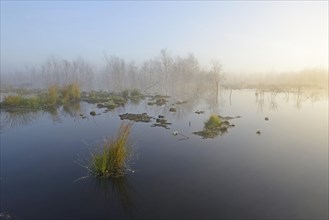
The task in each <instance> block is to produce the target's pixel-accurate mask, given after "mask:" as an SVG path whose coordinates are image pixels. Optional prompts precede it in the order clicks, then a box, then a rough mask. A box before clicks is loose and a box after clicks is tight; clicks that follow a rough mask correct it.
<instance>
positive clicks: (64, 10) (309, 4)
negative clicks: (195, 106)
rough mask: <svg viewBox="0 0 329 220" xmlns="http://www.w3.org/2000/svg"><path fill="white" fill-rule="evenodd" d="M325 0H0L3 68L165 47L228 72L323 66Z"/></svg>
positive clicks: (143, 55)
mask: <svg viewBox="0 0 329 220" xmlns="http://www.w3.org/2000/svg"><path fill="white" fill-rule="evenodd" d="M328 26H329V25H328V1H206V2H205V1H123V2H119V1H98V2H95V1H69V2H67V1H2V0H1V73H2V72H9V71H14V70H16V69H19V68H24V67H26V66H35V65H40V64H41V63H43V62H44V61H45V60H46V59H47V58H49V57H50V56H55V57H59V58H62V59H75V58H77V57H83V58H84V59H85V60H87V61H90V62H92V63H95V64H97V65H102V63H103V61H104V59H103V58H104V54H107V55H116V56H119V57H121V58H124V59H125V60H127V61H136V62H137V63H139V62H142V61H144V60H147V59H150V58H153V57H155V56H157V55H158V54H159V52H160V50H161V49H167V50H168V51H169V52H170V54H172V55H173V56H175V55H179V56H185V55H187V54H188V53H193V54H194V55H195V56H196V57H197V58H198V59H199V61H200V63H201V65H204V66H207V65H209V64H210V63H211V62H212V61H213V60H219V61H220V62H221V63H222V65H223V69H224V70H225V71H226V72H232V73H254V72H281V71H298V70H301V69H304V68H314V67H316V68H325V69H328V49H329V48H328Z"/></svg>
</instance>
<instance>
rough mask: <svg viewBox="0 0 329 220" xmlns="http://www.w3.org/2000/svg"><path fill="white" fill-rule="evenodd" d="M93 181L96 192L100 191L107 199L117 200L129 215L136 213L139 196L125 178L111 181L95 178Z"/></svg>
mask: <svg viewBox="0 0 329 220" xmlns="http://www.w3.org/2000/svg"><path fill="white" fill-rule="evenodd" d="M95 181H96V187H97V190H101V192H102V193H104V195H105V196H106V198H107V199H110V200H111V199H113V198H117V199H118V200H119V202H120V204H121V206H122V208H123V209H124V210H125V211H127V212H128V213H129V214H133V213H135V212H136V211H137V213H138V209H137V206H136V199H137V197H139V195H138V193H137V191H136V190H135V188H134V187H133V185H132V184H130V182H129V180H128V178H127V177H126V176H123V177H118V178H111V179H105V178H95Z"/></svg>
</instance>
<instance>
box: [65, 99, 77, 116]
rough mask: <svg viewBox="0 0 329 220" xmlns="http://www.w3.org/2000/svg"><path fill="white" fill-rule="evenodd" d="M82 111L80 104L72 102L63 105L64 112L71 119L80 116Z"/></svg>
mask: <svg viewBox="0 0 329 220" xmlns="http://www.w3.org/2000/svg"><path fill="white" fill-rule="evenodd" d="M80 111H81V106H80V102H72V103H68V104H66V105H63V112H64V113H65V114H67V115H69V116H71V117H77V116H79V113H80Z"/></svg>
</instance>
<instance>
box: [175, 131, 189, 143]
mask: <svg viewBox="0 0 329 220" xmlns="http://www.w3.org/2000/svg"><path fill="white" fill-rule="evenodd" d="M172 135H174V136H177V135H181V136H183V137H184V138H180V139H178V140H180V141H181V140H186V139H189V138H190V137H188V136H186V135H184V134H181V133H179V132H178V131H174V132H173V133H172Z"/></svg>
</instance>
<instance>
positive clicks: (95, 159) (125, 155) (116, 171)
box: [90, 123, 132, 177]
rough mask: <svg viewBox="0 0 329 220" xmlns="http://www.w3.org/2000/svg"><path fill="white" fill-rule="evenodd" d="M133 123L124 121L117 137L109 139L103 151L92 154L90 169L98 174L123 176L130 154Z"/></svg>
mask: <svg viewBox="0 0 329 220" xmlns="http://www.w3.org/2000/svg"><path fill="white" fill-rule="evenodd" d="M131 127H132V123H122V124H121V126H120V129H119V132H118V135H117V137H116V138H115V139H107V140H105V142H104V145H103V148H102V150H101V152H98V153H94V154H92V158H91V165H90V170H91V172H92V173H93V174H95V175H96V176H101V177H119V176H123V175H124V173H125V170H126V166H127V162H128V159H129V156H130V153H131V151H130V149H129V147H128V139H129V135H130V131H131Z"/></svg>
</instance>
